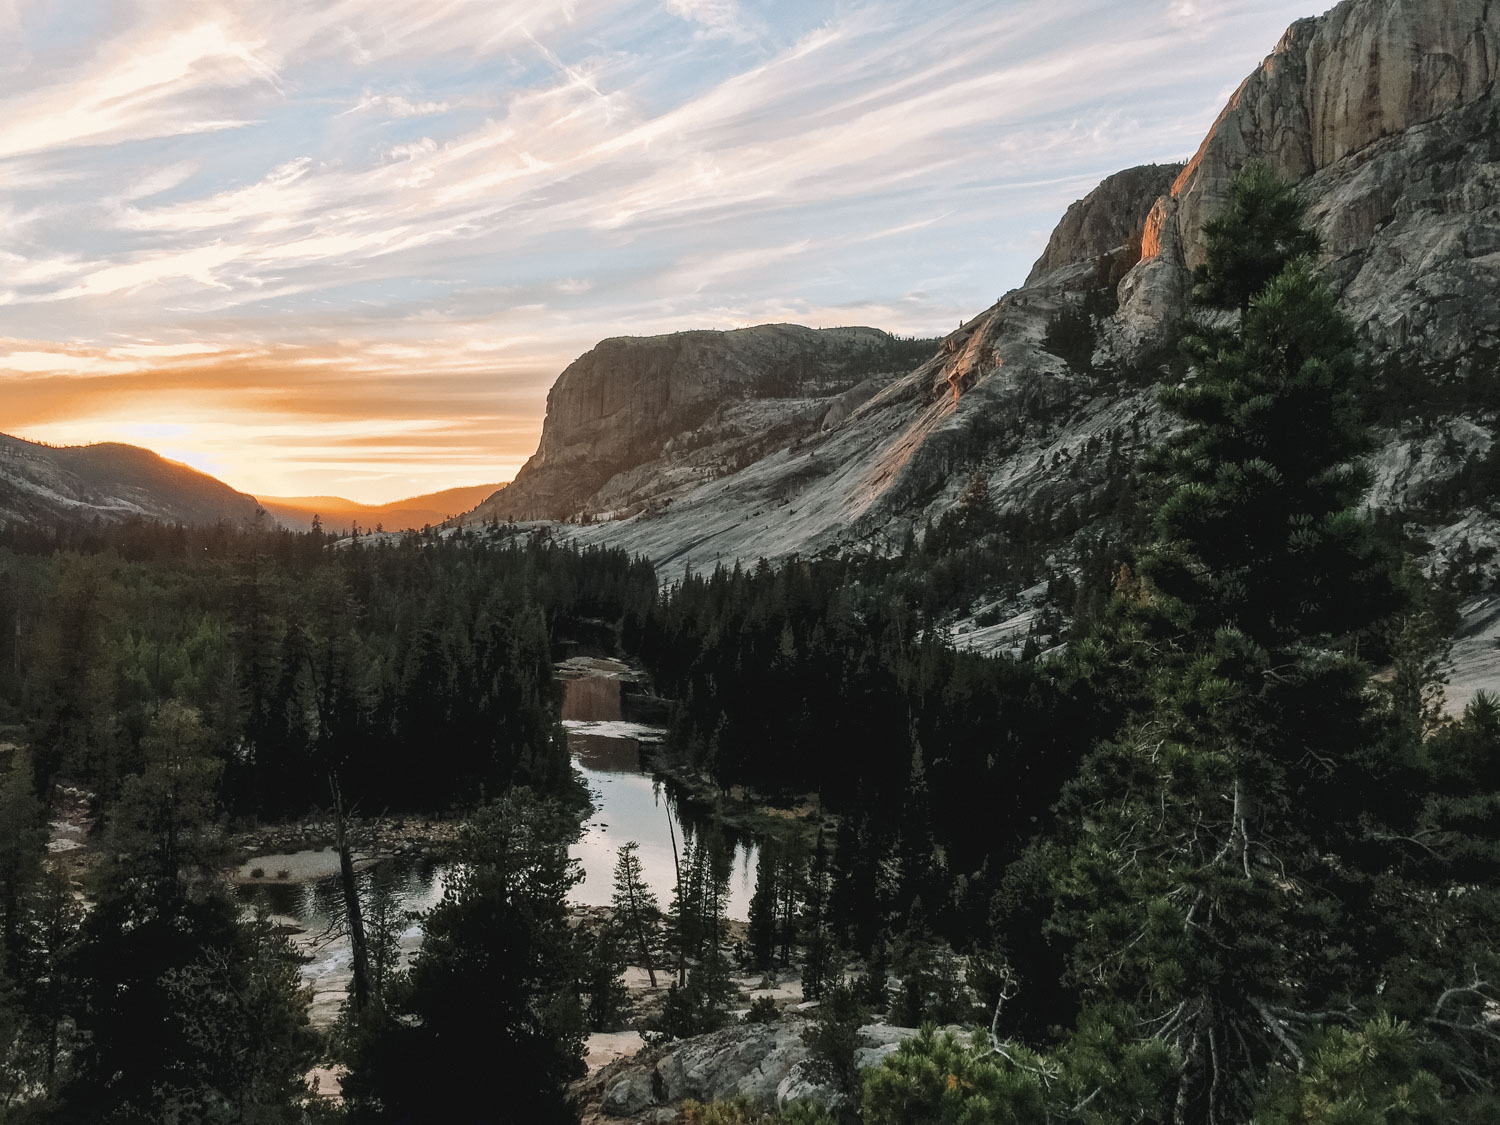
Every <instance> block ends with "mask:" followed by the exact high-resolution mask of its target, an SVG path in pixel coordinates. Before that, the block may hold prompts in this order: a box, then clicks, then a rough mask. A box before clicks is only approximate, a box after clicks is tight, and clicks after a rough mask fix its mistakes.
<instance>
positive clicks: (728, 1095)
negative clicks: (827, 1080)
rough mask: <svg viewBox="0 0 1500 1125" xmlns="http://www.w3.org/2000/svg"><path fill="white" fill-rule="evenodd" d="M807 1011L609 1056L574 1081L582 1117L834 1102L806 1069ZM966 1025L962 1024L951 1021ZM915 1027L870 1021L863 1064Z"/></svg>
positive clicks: (647, 1117) (654, 1116)
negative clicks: (732, 1104) (718, 1104)
mask: <svg viewBox="0 0 1500 1125" xmlns="http://www.w3.org/2000/svg"><path fill="white" fill-rule="evenodd" d="M808 1026H809V1022H808V1021H807V1020H806V1019H803V1018H800V1017H798V1016H783V1017H782V1018H781V1019H780V1020H778V1021H776V1022H774V1023H760V1024H757V1023H750V1024H735V1025H732V1026H730V1027H726V1028H724V1029H722V1030H720V1031H715V1032H711V1033H709V1034H707V1035H699V1036H695V1037H694V1038H691V1039H681V1040H677V1041H674V1042H671V1043H668V1044H665V1045H664V1046H660V1047H648V1048H647V1049H645V1050H643V1051H641V1052H639V1053H638V1054H636V1055H634V1056H633V1057H631V1058H628V1059H622V1060H620V1061H619V1062H616V1063H611V1064H610V1065H609V1066H607V1067H605V1068H604V1069H602V1070H600V1071H599V1072H597V1073H596V1074H593V1075H590V1076H589V1077H588V1078H587V1079H585V1080H583V1081H581V1082H579V1083H578V1084H576V1085H575V1086H574V1089H573V1095H574V1099H575V1101H576V1102H577V1104H578V1105H579V1108H580V1110H581V1114H582V1117H583V1120H584V1121H585V1122H595V1123H599V1125H604V1123H606V1122H621V1121H629V1122H642V1123H644V1122H668V1121H673V1122H675V1121H677V1120H679V1116H680V1115H679V1112H678V1109H677V1106H678V1105H679V1104H680V1103H681V1102H683V1101H684V1100H685V1099H688V1098H692V1099H694V1100H695V1101H699V1102H712V1101H715V1100H721V1101H728V1100H731V1099H734V1098H744V1099H745V1100H747V1101H749V1102H750V1103H751V1104H752V1105H754V1106H756V1107H757V1108H759V1109H761V1110H774V1109H778V1108H780V1107H783V1106H786V1105H788V1104H790V1103H792V1102H796V1101H800V1100H803V1099H807V1100H810V1101H815V1102H817V1103H818V1104H820V1105H825V1106H833V1105H837V1104H838V1103H839V1101H840V1095H839V1094H838V1092H837V1091H836V1090H833V1089H831V1088H829V1087H827V1086H823V1085H820V1084H819V1083H818V1082H817V1081H816V1080H815V1079H813V1078H812V1077H811V1075H810V1074H809V1073H808V1069H807V1065H808V1061H809V1060H810V1058H811V1053H810V1052H809V1051H808V1049H807V1045H806V1044H804V1043H803V1042H802V1032H803V1031H804V1030H805V1029H806V1028H807V1027H808ZM952 1030H956V1031H961V1030H962V1029H957V1028H955V1029H952ZM916 1034H917V1029H916V1028H910V1027H891V1026H889V1025H886V1024H870V1025H868V1026H866V1027H862V1028H860V1030H859V1037H860V1041H861V1043H862V1046H861V1047H860V1049H859V1050H858V1052H857V1053H856V1055H855V1060H856V1062H857V1063H858V1065H859V1067H860V1069H861V1070H864V1069H868V1068H869V1067H872V1066H878V1065H879V1064H880V1063H881V1062H882V1061H883V1060H884V1059H885V1058H886V1057H887V1056H889V1055H890V1054H891V1052H893V1051H895V1050H896V1049H897V1047H899V1046H900V1045H901V1044H902V1043H903V1042H905V1041H906V1040H907V1039H910V1038H911V1037H912V1036H914V1035H916Z"/></svg>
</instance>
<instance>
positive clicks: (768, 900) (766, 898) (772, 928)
mask: <svg viewBox="0 0 1500 1125" xmlns="http://www.w3.org/2000/svg"><path fill="white" fill-rule="evenodd" d="M780 867H781V864H780V862H779V860H778V857H777V852H776V848H775V846H774V845H773V843H772V842H771V841H770V840H763V841H762V842H761V845H760V854H759V855H758V856H757V858H756V861H755V891H754V893H753V894H751V896H750V918H749V927H748V928H749V940H750V963H751V964H752V965H753V966H754V967H755V968H757V969H768V968H770V966H771V961H772V959H773V958H774V957H775V956H776V929H777V927H776V904H777V900H778V891H779V888H778V887H777V885H776V873H777V871H778V870H779V869H780Z"/></svg>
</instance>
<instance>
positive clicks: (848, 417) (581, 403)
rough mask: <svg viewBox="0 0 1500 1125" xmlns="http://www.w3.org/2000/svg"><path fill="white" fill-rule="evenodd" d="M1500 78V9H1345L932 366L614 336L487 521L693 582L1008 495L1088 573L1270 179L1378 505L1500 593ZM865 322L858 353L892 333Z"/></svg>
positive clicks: (783, 339)
mask: <svg viewBox="0 0 1500 1125" xmlns="http://www.w3.org/2000/svg"><path fill="white" fill-rule="evenodd" d="M1497 73H1500V0H1344V2H1343V3H1341V4H1339V5H1338V6H1337V7H1335V8H1333V9H1332V10H1331V11H1329V12H1328V13H1327V14H1326V15H1324V16H1322V17H1320V18H1317V19H1307V20H1302V21H1299V22H1298V23H1296V24H1295V25H1293V26H1292V28H1291V29H1290V30H1289V31H1288V32H1287V34H1286V35H1285V37H1284V38H1283V39H1282V41H1281V42H1280V44H1279V45H1277V47H1276V49H1275V50H1274V51H1273V52H1272V54H1271V55H1270V56H1269V57H1267V59H1266V60H1265V62H1264V63H1263V64H1262V66H1261V67H1260V68H1258V69H1257V70H1256V71H1255V73H1253V74H1252V75H1250V77H1249V78H1247V79H1246V80H1245V82H1244V83H1243V84H1242V85H1241V86H1240V88H1239V89H1238V90H1237V91H1236V93H1235V94H1234V96H1233V97H1232V98H1231V99H1230V102H1229V104H1228V105H1227V106H1226V107H1225V109H1224V111H1223V113H1222V114H1221V115H1220V117H1219V119H1218V120H1217V122H1216V123H1215V124H1214V126H1213V128H1212V129H1211V130H1210V132H1209V134H1208V136H1207V137H1206V138H1205V139H1204V140H1203V143H1202V145H1201V147H1200V148H1199V150H1198V152H1197V155H1196V156H1195V157H1194V158H1193V160H1192V161H1191V162H1190V163H1189V164H1187V165H1186V166H1184V167H1181V168H1175V167H1171V166H1146V167H1141V168H1135V169H1131V170H1129V171H1126V172H1122V173H1120V174H1118V175H1116V176H1112V177H1110V178H1109V179H1108V180H1106V181H1105V182H1104V183H1103V184H1101V185H1100V187H1099V188H1098V189H1097V190H1095V191H1094V192H1093V193H1091V194H1090V195H1089V196H1088V197H1087V198H1086V199H1084V200H1081V201H1080V202H1078V203H1076V204H1074V205H1073V207H1071V208H1070V209H1069V210H1068V212H1067V213H1066V215H1064V216H1063V218H1062V221H1061V222H1060V223H1059V225H1058V227H1057V230H1056V231H1055V233H1054V234H1053V236H1052V238H1051V240H1050V242H1049V243H1048V245H1047V248H1046V250H1045V251H1044V253H1043V254H1042V256H1041V258H1040V259H1039V260H1038V261H1037V264H1036V266H1035V268H1034V269H1033V270H1032V272H1031V275H1030V277H1029V278H1028V279H1027V282H1026V284H1025V286H1023V287H1022V288H1021V289H1018V290H1016V291H1014V292H1012V293H1010V294H1007V295H1006V296H1005V297H1004V298H1002V299H1001V300H1000V301H999V302H997V303H996V304H995V305H994V306H993V307H991V308H989V309H988V310H986V311H984V312H983V313H981V314H979V315H978V316H976V317H974V318H973V319H972V320H970V321H968V322H967V323H965V324H964V325H963V326H962V327H960V328H959V329H958V330H957V331H955V332H953V333H952V334H950V335H949V336H947V337H946V338H945V339H943V340H942V341H941V342H940V344H939V346H937V347H936V349H935V354H932V353H929V355H928V357H927V358H925V362H918V361H920V360H921V359H922V357H916V358H915V359H914V360H913V362H912V363H908V364H906V365H905V366H901V367H899V368H898V367H891V366H889V365H884V366H883V365H880V364H874V365H865V366H864V367H862V368H859V369H857V370H856V369H855V367H854V366H853V365H851V364H849V363H847V362H844V363H843V366H842V367H840V366H838V365H837V364H835V365H832V366H829V365H828V363H827V359H826V355H825V351H826V345H825V344H824V343H822V342H821V341H823V340H825V339H830V337H827V336H825V335H819V334H817V333H813V332H811V331H810V330H808V329H793V328H791V327H789V326H768V327H764V328H758V329H752V330H748V333H747V334H738V333H728V334H722V335H715V334H705V333H685V334H681V335H678V336H672V337H661V338H657V339H655V340H648V341H609V342H606V343H605V344H603V345H600V347H599V348H598V349H596V350H595V351H594V352H592V353H590V354H589V355H588V356H585V357H584V358H583V359H582V360H580V361H579V362H578V363H576V364H574V365H573V366H572V367H570V368H569V369H568V371H567V372H565V373H564V374H563V376H562V378H560V379H559V381H558V384H557V386H556V387H555V388H554V391H553V395H552V398H551V400H550V401H549V412H548V418H547V423H546V430H545V432H544V435H543V439H542V443H541V448H540V449H539V450H538V452H537V455H536V457H534V458H533V459H532V462H531V463H529V464H528V466H527V467H526V469H525V470H524V471H523V473H522V475H521V476H520V477H519V478H518V479H517V481H516V483H515V485H513V486H512V487H511V488H510V489H507V490H506V491H505V492H504V493H502V494H501V496H500V497H498V498H496V499H495V500H493V501H491V502H488V503H489V505H490V506H489V509H488V510H489V512H490V513H491V514H500V515H502V516H506V515H515V516H521V517H527V516H551V517H554V518H556V517H559V516H563V517H568V516H576V515H577V514H578V513H580V512H581V513H583V519H584V520H586V521H587V524H588V525H587V526H579V527H576V528H569V534H571V535H573V536H575V537H576V538H578V539H580V540H582V541H584V542H594V543H609V544H612V545H617V546H621V547H624V548H626V549H628V550H631V551H632V552H639V553H642V554H645V555H646V556H648V557H649V558H651V559H652V560H653V561H654V562H656V563H657V564H658V565H659V566H660V567H661V570H662V576H663V578H664V579H672V578H675V577H677V576H678V575H679V574H680V573H681V570H682V568H683V567H684V566H691V567H693V568H695V569H703V568H709V567H712V566H713V565H714V564H715V563H716V562H721V561H729V560H741V561H753V560H754V559H756V558H759V557H768V558H778V557H785V556H788V555H791V554H803V555H807V554H816V553H819V552H825V551H829V552H832V551H839V550H843V549H846V548H851V547H856V548H870V549H875V550H891V549H895V548H897V547H899V545H900V544H901V543H902V541H903V540H904V538H905V537H906V536H907V535H908V534H912V533H917V534H920V533H921V530H922V528H923V527H925V526H926V525H927V524H928V523H929V522H931V521H935V520H937V519H939V518H941V516H942V515H943V514H944V513H945V512H947V511H949V510H950V509H951V508H952V507H953V505H954V504H955V503H956V502H957V500H958V498H959V496H961V495H962V494H963V493H964V491H965V489H966V488H967V487H969V486H970V485H971V483H972V482H973V481H974V480H975V478H983V480H984V481H985V483H986V484H987V486H988V492H989V495H990V497H991V499H992V501H993V503H994V506H995V507H996V508H997V509H998V510H1000V511H1001V512H1010V513H1026V515H1027V518H1028V519H1030V520H1032V521H1033V526H1036V525H1040V526H1044V527H1051V528H1052V529H1053V530H1054V533H1055V536H1056V542H1055V543H1054V544H1053V545H1052V546H1051V547H1049V548H1048V551H1049V558H1050V560H1051V561H1050V562H1049V566H1052V567H1054V568H1056V567H1066V566H1067V565H1068V560H1069V558H1070V557H1071V555H1070V552H1071V551H1072V550H1073V548H1074V545H1075V543H1076V537H1077V536H1078V535H1080V534H1090V533H1092V532H1094V531H1098V530H1108V529H1109V527H1110V523H1109V521H1110V518H1111V517H1110V511H1111V503H1112V501H1111V500H1110V499H1109V498H1110V497H1111V496H1113V495H1115V494H1117V493H1118V491H1119V489H1120V487H1121V480H1122V477H1123V476H1124V474H1125V473H1126V472H1127V471H1128V466H1129V464H1130V463H1131V461H1132V460H1133V458H1134V457H1135V456H1136V455H1137V454H1138V453H1139V452H1140V451H1141V450H1142V449H1143V448H1144V447H1145V446H1146V445H1148V444H1149V443H1150V442H1151V441H1153V440H1154V439H1155V438H1156V437H1158V436H1160V434H1161V433H1163V432H1164V430H1165V429H1166V428H1167V427H1168V426H1169V425H1170V422H1169V420H1168V419H1167V418H1166V417H1165V416H1164V415H1163V413H1162V412H1161V411H1160V410H1159V408H1158V407H1157V405H1156V398H1157V389H1158V386H1159V384H1160V382H1161V381H1162V380H1163V379H1165V378H1178V377H1180V376H1181V371H1180V370H1176V369H1174V368H1172V367H1171V366H1170V364H1169V362H1168V361H1169V360H1170V359H1171V357H1172V356H1173V355H1174V351H1175V349H1174V340H1175V332H1176V329H1177V326H1178V325H1180V323H1181V321H1182V319H1183V317H1184V316H1186V315H1188V314H1189V313H1190V312H1191V311H1192V310H1191V307H1190V305H1189V302H1188V294H1189V291H1190V287H1191V277H1192V269H1193V268H1194V267H1195V266H1196V265H1198V264H1199V263H1201V261H1202V259H1203V254H1204V236H1203V230H1204V224H1205V222H1206V221H1207V220H1209V219H1210V218H1212V216H1213V215H1214V214H1215V213H1216V212H1217V210H1218V209H1219V208H1220V207H1221V206H1222V204H1223V201H1224V199H1225V195H1226V192H1227V189H1228V186H1229V184H1230V182H1231V180H1232V179H1233V177H1234V176H1235V175H1236V174H1237V173H1238V172H1239V171H1240V170H1241V169H1242V168H1243V167H1244V166H1245V165H1246V163H1247V162H1249V161H1252V160H1256V161H1263V162H1267V163H1269V164H1271V165H1272V166H1273V167H1275V168H1276V169H1277V170H1279V171H1280V172H1281V173H1282V174H1283V175H1284V176H1286V177H1288V178H1290V179H1291V180H1293V181H1294V182H1296V183H1297V185H1298V189H1299V192H1300V194H1301V196H1302V198H1303V200H1304V201H1305V203H1306V206H1307V210H1308V214H1309V217H1310V219H1311V221H1312V222H1313V223H1314V224H1315V225H1316V228H1317V230H1318V232H1319V234H1320V236H1321V238H1322V243H1323V254H1322V258H1321V261H1320V265H1321V267H1322V269H1323V270H1324V272H1325V275H1326V276H1327V278H1328V280H1329V281H1330V283H1331V284H1332V285H1333V287H1334V289H1335V292H1336V293H1337V294H1338V296H1339V299H1340V304H1341V307H1342V308H1343V310H1344V311H1345V312H1346V313H1347V314H1348V315H1349V316H1350V317H1351V318H1352V319H1353V320H1354V321H1355V323H1356V325H1357V326H1358V327H1359V329H1360V332H1361V336H1362V338H1363V340H1364V342H1365V344H1366V347H1367V350H1368V352H1369V354H1370V358H1371V361H1372V363H1371V366H1372V370H1373V371H1374V373H1375V378H1374V380H1373V381H1372V386H1371V392H1370V395H1371V408H1372V412H1373V413H1374V415H1375V417H1376V418H1377V420H1378V421H1379V423H1380V424H1381V425H1382V426H1383V427H1384V431H1383V433H1384V448H1383V449H1382V450H1381V451H1379V452H1378V453H1377V454H1375V455H1374V456H1373V457H1372V470H1373V475H1374V477H1375V479H1376V482H1377V483H1376V487H1375V489H1374V490H1373V491H1372V493H1371V496H1370V500H1369V503H1370V505H1371V506H1372V507H1377V508H1381V509H1386V510H1390V511H1393V512H1399V513H1402V514H1403V516H1404V517H1405V518H1406V519H1408V520H1409V521H1410V522H1411V523H1412V525H1413V526H1414V528H1416V529H1417V530H1418V533H1419V534H1420V535H1421V536H1422V537H1423V538H1425V539H1426V540H1427V542H1429V543H1430V544H1431V546H1432V555H1431V559H1432V561H1433V563H1434V565H1437V566H1448V565H1450V564H1454V561H1455V560H1462V562H1463V565H1464V566H1469V567H1474V566H1477V567H1478V568H1479V571H1478V572H1477V575H1478V576H1477V578H1475V579H1474V580H1475V581H1477V582H1478V583H1479V585H1480V586H1481V587H1484V588H1487V587H1486V584H1487V583H1500V558H1497V557H1496V552H1495V551H1494V550H1491V549H1490V547H1489V545H1490V544H1493V543H1496V542H1500V507H1497V505H1496V497H1495V496H1493V495H1491V494H1490V492H1488V491H1486V490H1487V489H1489V488H1490V487H1491V486H1490V485H1489V484H1488V483H1486V482H1488V481H1493V480H1496V479H1500V455H1497V453H1496V452H1495V450H1497V449H1500V445H1497V444H1496V442H1495V440H1494V439H1495V436H1496V433H1497V426H1500V418H1497V413H1496V412H1497V409H1500V362H1497V361H1500V300H1496V294H1497V293H1500V101H1497V97H1496V90H1495V80H1496V77H1497ZM851 331H852V332H854V333H855V335H854V336H853V337H851V338H850V339H849V340H848V341H847V342H845V343H844V344H841V346H843V347H848V348H855V349H857V348H859V347H861V346H863V344H862V342H863V341H868V340H872V339H876V337H877V336H878V334H873V333H872V332H871V330H868V329H858V330H851ZM869 346H870V347H872V348H876V349H877V350H878V348H879V346H880V345H879V344H878V340H877V342H876V343H873V344H870V345H869ZM809 357H811V358H809ZM798 364H801V365H802V366H800V367H798V366H796V365H798ZM792 368H795V370H792ZM840 373H841V374H840ZM1479 462H1483V463H1484V465H1486V466H1490V468H1487V469H1485V470H1484V471H1483V472H1478V471H1476V470H1475V465H1476V464H1478V463H1479ZM1491 469H1493V471H1491ZM485 511H486V509H484V508H482V509H481V510H480V514H485ZM1062 517H1066V518H1062ZM1075 517H1076V518H1075ZM1080 521H1081V523H1082V527H1080V526H1079V524H1080ZM1486 552H1488V553H1486ZM1476 560H1477V561H1476ZM1486 568H1487V569H1486ZM1019 577H1028V576H1019ZM1035 577H1036V576H1029V578H1028V580H1030V579H1033V578H1035ZM1011 608H1016V607H1011ZM1027 608H1028V612H1029V611H1034V610H1036V608H1037V607H1036V606H1033V605H1029V603H1028V607H1027ZM1062 608H1063V609H1064V611H1065V609H1066V607H1062ZM989 609H990V611H994V610H995V607H994V606H991V607H989ZM1017 612H1019V609H1018V610H1017ZM990 615H991V616H993V613H990ZM957 628H959V629H960V632H962V628H961V625H960V626H958V627H957ZM975 632H976V633H978V632H980V630H975ZM1013 632H1014V630H1011V631H1007V630H1005V629H995V630H985V631H984V634H985V635H991V634H994V635H996V636H999V635H1005V636H1009V635H1011V633H1013ZM959 639H960V642H961V643H962V640H963V638H962V636H960V638H959ZM976 643H979V642H976Z"/></svg>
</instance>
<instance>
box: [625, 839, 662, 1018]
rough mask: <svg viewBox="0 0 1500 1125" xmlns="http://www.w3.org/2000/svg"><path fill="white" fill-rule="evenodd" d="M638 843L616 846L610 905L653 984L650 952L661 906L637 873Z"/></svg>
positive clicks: (655, 939) (656, 938)
mask: <svg viewBox="0 0 1500 1125" xmlns="http://www.w3.org/2000/svg"><path fill="white" fill-rule="evenodd" d="M639 849H640V845H639V844H638V843H636V842H635V841H634V840H631V841H629V842H628V843H624V844H621V845H620V850H619V854H618V856H617V858H616V859H615V887H614V896H613V906H614V912H615V922H616V924H617V925H618V926H620V927H621V928H622V930H623V931H624V933H625V934H626V941H627V944H628V945H629V947H630V948H631V949H633V950H634V952H635V953H636V955H637V956H639V957H640V963H641V966H642V967H643V968H644V969H645V970H646V976H647V978H648V979H649V980H650V981H651V987H652V988H655V987H656V960H655V955H654V953H653V951H654V950H655V949H656V946H657V943H658V941H659V940H660V931H661V907H660V906H659V905H658V904H657V901H656V895H655V894H654V893H652V890H651V888H650V887H649V886H647V885H646V880H645V877H644V876H643V875H642V873H641V860H640V856H639V855H637V854H636V853H637V852H638V851H639Z"/></svg>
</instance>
